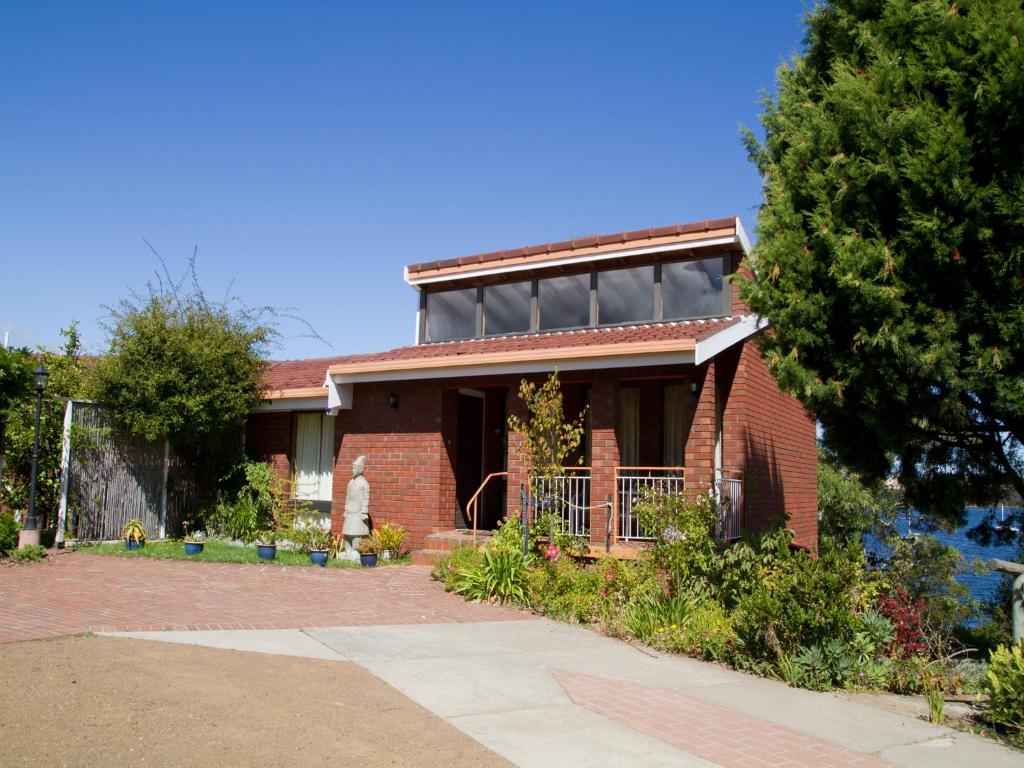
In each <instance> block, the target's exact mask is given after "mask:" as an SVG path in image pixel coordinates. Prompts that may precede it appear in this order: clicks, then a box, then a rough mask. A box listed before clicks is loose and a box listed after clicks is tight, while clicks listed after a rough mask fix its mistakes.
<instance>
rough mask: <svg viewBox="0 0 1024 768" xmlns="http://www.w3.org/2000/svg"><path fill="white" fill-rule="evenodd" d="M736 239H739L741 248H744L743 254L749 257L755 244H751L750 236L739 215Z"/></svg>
mask: <svg viewBox="0 0 1024 768" xmlns="http://www.w3.org/2000/svg"><path fill="white" fill-rule="evenodd" d="M736 239H737V240H738V241H739V244H740V248H742V249H743V255H744V256H746V257H748V258H749V257H750V253H751V251H752V249H753V246H752V245H751V244H750V236H749V235H748V234H747V230H746V229H745V228H744V227H743V222H742V221H740V217H739V216H737V217H736Z"/></svg>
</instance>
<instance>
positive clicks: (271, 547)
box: [256, 544, 277, 560]
mask: <svg viewBox="0 0 1024 768" xmlns="http://www.w3.org/2000/svg"><path fill="white" fill-rule="evenodd" d="M256 554H257V555H259V556H260V560H273V559H274V558H275V557H277V544H257V545H256Z"/></svg>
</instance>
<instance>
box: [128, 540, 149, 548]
mask: <svg viewBox="0 0 1024 768" xmlns="http://www.w3.org/2000/svg"><path fill="white" fill-rule="evenodd" d="M145 543H146V542H145V540H143V541H132V540H131V539H125V540H124V548H125V549H142V545H143V544H145Z"/></svg>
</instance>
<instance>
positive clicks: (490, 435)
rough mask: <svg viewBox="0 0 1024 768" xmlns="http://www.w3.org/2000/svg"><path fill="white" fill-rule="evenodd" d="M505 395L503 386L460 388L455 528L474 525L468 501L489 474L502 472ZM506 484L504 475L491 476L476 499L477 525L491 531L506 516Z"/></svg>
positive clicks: (504, 447) (505, 444)
mask: <svg viewBox="0 0 1024 768" xmlns="http://www.w3.org/2000/svg"><path fill="white" fill-rule="evenodd" d="M507 396H508V391H507V390H506V389H504V388H502V389H485V390H472V389H462V390H459V395H458V402H459V405H458V420H459V421H458V425H457V430H456V433H457V438H456V440H457V443H456V449H455V495H456V498H457V499H458V502H459V509H458V512H457V513H456V516H455V526H456V527H457V528H472V527H473V519H472V517H471V516H470V510H469V509H467V507H468V505H469V500H470V499H471V498H472V497H473V494H475V493H476V492H477V490H478V489H479V488H480V486H481V484H482V483H483V482H484V480H485V479H486V478H487V477H488V476H489V475H491V474H492V473H495V472H504V471H505V469H506V467H507V441H506V439H505V418H506V399H507ZM505 487H506V485H505V478H504V477H494V478H491V480H490V482H488V483H487V486H486V487H485V488H484V489H483V491H482V492H481V494H480V497H479V499H478V502H477V528H479V529H480V530H482V531H487V530H494V529H495V528H497V527H498V523H499V521H500V520H501V519H502V518H503V517H504V516H505Z"/></svg>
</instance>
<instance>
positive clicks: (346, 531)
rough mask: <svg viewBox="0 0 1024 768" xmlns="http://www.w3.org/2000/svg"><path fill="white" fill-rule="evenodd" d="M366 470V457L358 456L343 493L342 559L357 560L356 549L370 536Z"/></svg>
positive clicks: (353, 463) (368, 488)
mask: <svg viewBox="0 0 1024 768" xmlns="http://www.w3.org/2000/svg"><path fill="white" fill-rule="evenodd" d="M365 468H366V457H365V456H360V457H359V458H357V459H356V460H355V461H353V462H352V479H351V480H349V481H348V489H347V490H346V491H345V525H344V527H343V528H342V529H341V532H342V535H343V536H344V537H345V552H344V555H343V557H345V558H346V559H349V560H358V559H359V553H358V552H357V551H356V547H358V546H359V542H360V541H362V540H363V538H364V537H366V536H369V535H370V526H369V521H370V484H369V483H368V482H366V478H365V477H363V469H365Z"/></svg>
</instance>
